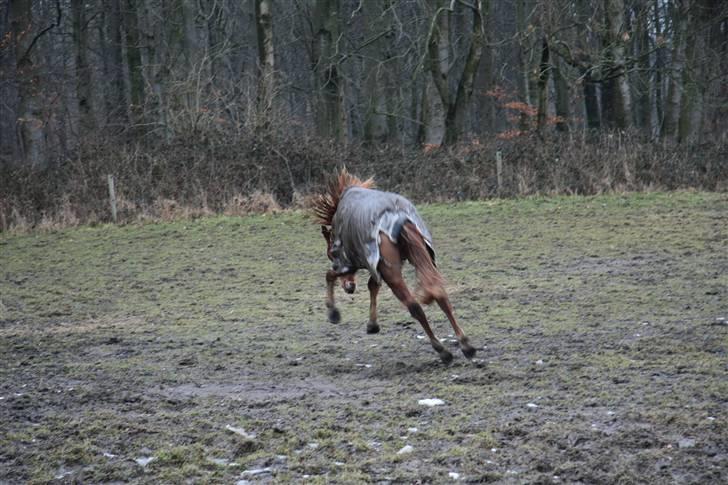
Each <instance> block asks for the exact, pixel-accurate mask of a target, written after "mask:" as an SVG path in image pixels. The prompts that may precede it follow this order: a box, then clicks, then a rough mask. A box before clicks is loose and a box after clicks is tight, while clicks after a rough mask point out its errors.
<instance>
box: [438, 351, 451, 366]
mask: <svg viewBox="0 0 728 485" xmlns="http://www.w3.org/2000/svg"><path fill="white" fill-rule="evenodd" d="M440 360H441V361H442V363H443V364H445V365H449V364H450V362H452V354H451V353H450V351H448V350H445V349H443V350H442V351H441V352H440Z"/></svg>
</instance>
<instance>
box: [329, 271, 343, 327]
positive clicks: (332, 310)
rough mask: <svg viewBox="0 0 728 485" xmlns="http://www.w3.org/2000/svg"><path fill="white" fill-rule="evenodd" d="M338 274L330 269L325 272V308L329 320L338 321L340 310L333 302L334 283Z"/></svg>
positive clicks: (339, 319)
mask: <svg viewBox="0 0 728 485" xmlns="http://www.w3.org/2000/svg"><path fill="white" fill-rule="evenodd" d="M338 277H339V275H337V274H336V271H334V270H332V269H330V270H328V271H327V272H326V308H327V309H328V317H329V322H331V323H339V322H340V321H341V312H340V311H339V309H338V308H336V304H335V303H334V284H335V283H336V279H337V278H338Z"/></svg>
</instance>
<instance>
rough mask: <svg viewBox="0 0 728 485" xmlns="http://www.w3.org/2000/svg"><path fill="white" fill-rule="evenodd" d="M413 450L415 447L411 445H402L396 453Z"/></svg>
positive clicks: (400, 453)
mask: <svg viewBox="0 0 728 485" xmlns="http://www.w3.org/2000/svg"><path fill="white" fill-rule="evenodd" d="M413 451H415V449H414V448H413V447H412V446H411V445H404V446H403V447H402V448H401V449H400V450H399V451H398V452H397V454H398V455H406V454H407V453H412V452H413Z"/></svg>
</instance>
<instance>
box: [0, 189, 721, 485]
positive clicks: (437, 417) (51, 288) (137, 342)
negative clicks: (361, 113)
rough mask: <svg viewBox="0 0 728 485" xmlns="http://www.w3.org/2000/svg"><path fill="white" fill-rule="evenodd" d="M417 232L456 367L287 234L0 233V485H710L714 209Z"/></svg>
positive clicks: (540, 212)
mask: <svg viewBox="0 0 728 485" xmlns="http://www.w3.org/2000/svg"><path fill="white" fill-rule="evenodd" d="M422 213H423V215H424V217H425V219H426V220H427V221H428V222H429V224H430V226H431V229H432V232H433V234H434V236H435V244H436V247H437V250H438V256H439V261H440V267H441V269H442V270H443V272H444V274H445V276H446V278H447V280H448V288H449V291H450V295H451V299H452V301H453V304H454V306H455V311H456V315H457V316H458V317H459V320H460V322H461V324H462V326H463V327H464V329H465V330H466V332H467V333H468V334H469V335H470V338H471V341H472V342H473V343H474V344H475V345H476V346H477V347H478V349H479V350H478V354H477V356H476V358H475V359H474V360H472V361H468V360H467V359H465V358H464V357H463V355H462V354H461V353H459V352H457V348H456V344H455V342H454V340H453V339H452V336H451V333H452V331H451V329H450V328H449V325H448V324H447V321H446V320H445V318H444V316H443V315H442V313H440V312H439V309H437V308H436V307H429V308H427V309H426V312H427V314H428V316H430V318H431V320H432V321H433V323H434V327H435V329H436V332H437V333H438V334H439V335H440V336H441V337H443V338H445V339H446V340H447V341H448V345H451V346H453V351H454V353H455V360H454V362H453V363H452V364H451V365H450V366H445V365H443V364H442V363H441V362H440V360H439V358H438V356H437V354H436V353H435V352H434V351H433V350H432V349H431V348H430V346H429V343H427V340H426V339H424V338H423V332H422V330H421V328H420V327H419V326H418V325H416V324H415V323H414V322H413V321H412V320H411V319H410V317H409V314H408V313H407V312H406V311H405V310H404V309H403V308H401V307H400V305H399V303H398V302H397V301H396V300H395V299H394V298H393V296H392V295H391V293H390V292H389V291H382V293H381V298H380V306H379V308H380V324H381V326H382V331H381V333H379V334H377V335H367V334H366V332H365V327H366V321H367V312H368V295H367V292H366V277H365V275H362V277H361V278H360V288H359V290H358V291H357V293H356V294H355V295H353V296H350V295H345V294H344V293H343V292H342V291H340V290H339V291H337V298H338V302H339V307H340V309H341V311H342V321H341V323H339V324H338V325H332V324H330V323H328V322H327V321H326V311H325V307H324V278H323V274H324V271H325V269H326V266H327V261H326V257H325V254H324V242H323V239H322V238H321V235H320V233H319V232H318V229H317V228H316V227H315V226H312V225H311V223H310V222H307V221H306V219H305V218H304V216H303V214H301V213H286V214H278V215H267V216H256V217H248V218H211V219H202V220H197V221H184V222H176V223H170V224H148V225H131V226H125V227H112V226H102V227H94V228H77V229H71V230H64V231H60V232H54V233H43V234H31V235H21V236H11V235H0V423H1V424H0V426H1V427H0V483H25V482H37V483H41V482H58V483H60V482H64V483H71V482H78V483H80V482H83V483H100V482H133V483H185V482H195V483H198V482H202V483H204V482H211V483H236V482H240V483H245V482H251V483H255V482H290V481H296V482H300V481H307V482H309V481H310V482H311V483H322V482H338V483H352V482H353V483H356V482H381V483H387V482H395V483H402V482H403V483H416V482H448V481H464V482H491V481H493V482H506V483H608V482H620V483H637V482H652V483H668V482H676V483H701V484H704V483H719V482H723V483H725V482H727V481H728V352H727V351H728V323H727V322H726V319H728V297H727V296H728V295H727V290H726V288H728V239H727V232H728V231H727V229H726V227H728V197H726V195H724V194H717V195H716V194H703V193H677V194H649V195H629V196H608V197H596V198H578V197H574V198H550V199H528V200H520V201H496V202H482V203H462V204H438V205H430V206H422ZM410 276H411V275H410ZM426 399H439V400H441V401H442V404H440V405H436V406H427V405H425V404H421V403H420V401H422V400H426Z"/></svg>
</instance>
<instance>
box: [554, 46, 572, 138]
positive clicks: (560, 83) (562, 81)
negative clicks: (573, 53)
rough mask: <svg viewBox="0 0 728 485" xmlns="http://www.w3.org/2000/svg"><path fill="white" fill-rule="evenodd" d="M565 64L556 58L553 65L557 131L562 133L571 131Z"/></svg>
mask: <svg viewBox="0 0 728 485" xmlns="http://www.w3.org/2000/svg"><path fill="white" fill-rule="evenodd" d="M562 66H563V63H562V61H561V59H559V58H556V59H555V60H554V63H553V70H554V91H555V95H556V118H557V120H556V130H557V131H561V132H567V131H569V120H570V117H571V115H570V114H569V111H570V110H569V83H568V82H567V81H566V78H564V74H563V73H562Z"/></svg>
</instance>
